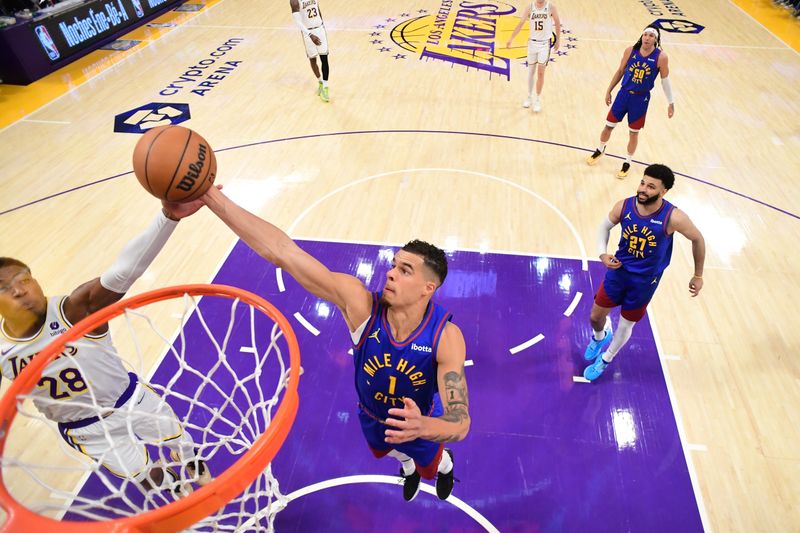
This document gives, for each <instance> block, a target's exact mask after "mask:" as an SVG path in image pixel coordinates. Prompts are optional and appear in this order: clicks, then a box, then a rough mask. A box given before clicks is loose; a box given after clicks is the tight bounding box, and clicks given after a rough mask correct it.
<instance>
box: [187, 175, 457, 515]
mask: <svg viewBox="0 0 800 533" xmlns="http://www.w3.org/2000/svg"><path fill="white" fill-rule="evenodd" d="M201 200H203V201H204V202H205V203H206V205H207V206H208V207H209V208H210V209H211V211H213V212H214V213H215V214H216V215H217V216H218V217H219V218H220V219H221V220H222V221H223V222H225V224H227V225H228V227H230V228H231V229H232V230H233V231H234V232H235V233H236V234H237V235H238V236H239V237H240V238H241V239H242V240H243V241H244V242H246V243H247V244H248V245H249V246H250V247H251V248H252V249H253V250H255V251H256V252H257V253H258V254H259V255H261V256H262V257H263V258H265V259H266V260H267V261H269V262H271V263H273V264H274V265H275V266H277V267H280V268H282V269H283V270H285V271H286V272H288V273H289V274H291V275H292V277H294V278H295V279H296V280H297V281H298V282H299V283H300V285H302V286H303V287H304V288H305V289H306V290H308V291H309V292H311V293H312V294H314V295H316V296H318V297H319V298H322V299H323V300H327V301H329V302H331V303H333V304H334V305H336V307H338V308H339V310H340V311H341V312H342V315H343V316H344V319H345V322H346V323H347V326H348V329H349V331H350V336H351V339H352V341H353V346H354V349H353V355H354V363H355V385H356V394H357V396H358V419H359V421H360V423H361V428H362V431H363V433H364V437H365V438H366V440H367V444H368V445H369V447H370V449H371V450H372V453H373V454H374V455H375V456H376V457H383V456H386V455H388V456H390V457H394V458H395V459H397V460H398V461H400V463H401V475H402V477H403V479H404V482H403V497H404V498H405V499H406V500H407V501H411V500H412V499H413V498H414V497H415V496H416V495H417V492H418V491H419V483H420V477H424V478H426V479H433V478H434V477H436V493H437V495H438V496H439V498H441V499H443V500H444V499H446V498H447V497H448V496H449V495H450V493H451V492H452V490H453V480H454V478H453V454H452V452H451V451H450V450H449V449H445V448H444V444H443V443H445V442H455V441H459V440H462V439H463V438H464V437H466V435H467V432H468V431H469V427H470V416H469V402H468V399H467V381H466V378H465V376H464V360H465V357H466V347H465V344H464V336H463V335H462V333H461V330H460V329H459V328H458V327H457V326H456V325H455V324H453V323H452V322H451V321H450V318H451V316H450V313H448V312H447V311H445V310H444V309H442V308H441V307H440V306H439V305H438V304H436V303H434V302H432V301H431V298H432V297H433V295H434V293H435V292H436V290H437V289H438V288H439V287H440V286H441V284H442V283H443V282H444V279H445V276H446V275H447V258H446V257H445V255H444V252H442V251H441V250H439V249H438V248H436V247H434V246H432V245H430V244H427V243H424V242H421V241H411V242H409V243H408V244H406V245H405V246H404V247H403V248H402V249H401V250H399V251H398V252H397V253H396V254H395V256H394V259H393V261H392V268H391V270H389V272H388V273H387V274H386V283H385V285H384V287H383V291H382V292H381V293H371V292H370V291H368V290H367V288H366V287H365V286H364V284H363V283H362V282H361V280H359V279H358V278H356V277H354V276H351V275H349V274H344V273H339V272H331V271H330V270H328V269H327V268H326V267H325V265H323V264H322V263H320V262H319V261H318V260H317V259H315V258H314V257H312V256H311V255H309V254H308V253H306V252H305V251H303V250H302V249H301V248H300V247H299V246H297V244H296V243H295V242H294V241H293V240H292V239H291V238H290V237H289V236H288V235H286V233H284V232H283V231H282V230H280V229H279V228H277V227H275V226H273V225H272V224H270V223H269V222H266V221H264V220H262V219H260V218H258V217H256V216H255V215H253V214H252V213H250V212H248V211H246V210H245V209H243V208H242V207H240V206H238V205H237V204H235V203H234V202H232V201H231V200H229V199H228V198H227V197H226V196H225V195H224V194H222V193H221V192H220V191H218V190H216V189H213V190H212V189H210V190H209V192H208V193H207V194H205V195H204V196H203V197H202V198H201ZM437 392H438V394H439V395H441V401H440V400H439V399H438V398H437V396H436V393H437ZM437 473H438V476H437Z"/></svg>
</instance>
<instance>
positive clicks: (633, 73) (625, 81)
mask: <svg viewBox="0 0 800 533" xmlns="http://www.w3.org/2000/svg"><path fill="white" fill-rule="evenodd" d="M659 74H660V75H661V87H662V88H663V89H664V94H665V95H666V96H667V103H668V104H669V106H668V107H667V116H668V117H669V118H672V115H674V114H675V99H674V98H673V96H672V85H671V83H670V81H669V60H668V58H667V54H666V52H664V51H663V50H661V34H660V33H659V29H658V28H656V27H654V26H647V27H646V28H645V29H644V31H643V32H642V36H641V37H639V40H638V41H637V42H636V44H634V45H633V46H629V47H628V48H626V49H625V52H624V53H623V54H622V61H621V62H620V64H619V68H618V69H617V71H616V72H615V73H614V76H613V77H612V78H611V83H610V84H609V86H608V89H607V90H606V105H611V91H612V90H613V89H614V87H616V85H617V83H619V82H620V80H622V85H621V86H620V90H619V92H618V93H617V97H616V98H614V104H613V105H611V110H610V111H609V112H608V116H607V117H606V125H605V127H604V128H603V131H602V132H601V133H600V144H599V145H598V147H597V148H596V149H595V151H594V153H592V155H590V156H589V158H588V159H587V160H586V162H587V163H589V164H590V165H594V164H595V163H597V160H598V159H600V157H601V156H602V155H603V154H604V153H605V151H606V143H607V142H608V140H609V139H610V138H611V132H612V131H613V129H614V127H615V126H616V125H617V123H619V121H621V120H622V119H623V118H624V117H625V115H626V114H627V115H628V129H629V131H630V136H629V138H628V156H627V157H626V158H625V162H624V163H622V168H621V169H620V170H619V172H617V177H618V178H624V177H625V176H627V175H628V171H629V170H630V168H631V160H632V159H633V154H634V152H636V146H637V145H638V144H639V131H640V130H641V129H642V128H643V127H644V121H645V118H646V117H647V106H648V105H649V104H650V92H651V91H652V90H653V85H655V80H656V77H657V75H659Z"/></svg>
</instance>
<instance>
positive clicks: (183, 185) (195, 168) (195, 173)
mask: <svg viewBox="0 0 800 533" xmlns="http://www.w3.org/2000/svg"><path fill="white" fill-rule="evenodd" d="M206 152H207V148H206V145H204V144H198V145H197V161H195V162H194V163H190V164H189V170H188V172H186V174H185V175H184V176H183V178H181V181H180V183H178V185H177V187H176V188H178V189H180V190H182V191H186V192H189V191H191V190H192V189H193V188H194V183H195V181H197V178H199V177H200V171H202V170H203V165H204V164H205V161H206Z"/></svg>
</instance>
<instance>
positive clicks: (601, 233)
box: [597, 217, 616, 255]
mask: <svg viewBox="0 0 800 533" xmlns="http://www.w3.org/2000/svg"><path fill="white" fill-rule="evenodd" d="M615 225H616V224H614V223H613V222H611V220H609V218H608V217H606V218H604V219H603V221H602V222H600V226H598V228H597V255H603V254H607V253H608V237H609V235H610V234H611V228H613V227H614V226H615Z"/></svg>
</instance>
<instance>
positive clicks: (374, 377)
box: [353, 293, 452, 419]
mask: <svg viewBox="0 0 800 533" xmlns="http://www.w3.org/2000/svg"><path fill="white" fill-rule="evenodd" d="M372 298H373V301H372V312H371V314H370V318H369V319H368V321H367V323H366V327H365V328H364V331H363V332H362V333H361V335H360V338H359V339H355V338H354V339H353V341H354V349H353V360H354V363H355V372H356V375H355V381H356V391H357V393H358V401H359V402H360V403H361V405H362V406H364V407H365V408H366V409H368V410H369V411H370V412H371V413H372V414H373V415H375V416H377V417H379V418H381V419H383V418H387V417H388V416H389V409H391V408H393V407H403V398H404V397H406V398H410V399H412V400H414V403H416V404H417V407H419V409H420V411H422V414H423V415H428V414H429V413H430V410H431V408H432V406H433V398H434V393H436V392H437V391H438V389H439V387H438V382H437V363H436V353H437V349H438V347H439V340H440V339H441V336H442V331H444V328H445V326H446V325H447V322H449V321H450V320H451V319H452V315H451V314H450V313H449V312H447V311H446V310H445V309H444V308H442V307H441V306H440V305H439V304H436V303H434V302H429V303H428V308H427V310H426V311H425V315H424V316H423V318H422V322H421V323H420V324H419V326H417V329H415V330H414V331H413V332H412V333H411V335H409V337H408V338H407V339H405V340H404V341H403V342H397V341H396V340H395V339H394V337H393V336H392V332H391V329H390V327H389V323H388V321H387V319H386V312H387V308H386V307H384V306H383V305H381V304H380V300H379V294H378V293H373V295H372Z"/></svg>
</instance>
